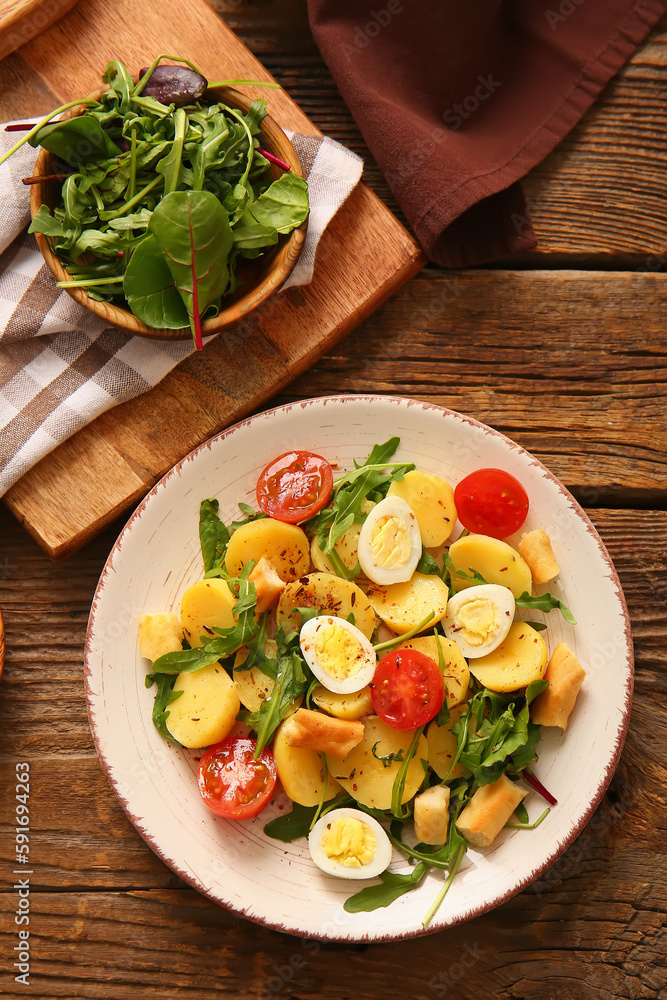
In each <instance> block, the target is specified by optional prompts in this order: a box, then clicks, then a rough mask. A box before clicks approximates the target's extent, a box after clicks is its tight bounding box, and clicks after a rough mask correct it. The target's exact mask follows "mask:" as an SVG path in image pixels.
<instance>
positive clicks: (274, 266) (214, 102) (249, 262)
mask: <svg viewBox="0 0 667 1000" xmlns="http://www.w3.org/2000/svg"><path fill="white" fill-rule="evenodd" d="M164 58H165V57H164V56H159V57H158V58H157V59H155V60H154V62H153V63H152V64H151V66H149V67H147V68H146V69H144V70H142V71H141V73H140V74H139V76H138V78H136V79H135V78H134V77H132V76H131V74H130V73H129V71H128V70H127V68H126V67H125V66H124V65H123V64H122V63H121V62H119V61H113V62H110V63H109V64H108V66H107V67H106V71H105V73H104V77H103V79H104V83H105V84H106V86H105V88H104V89H103V90H99V91H97V92H96V93H94V94H92V95H90V96H89V97H87V98H84V99H82V100H80V101H76V102H71V103H70V104H66V105H64V106H63V107H62V108H59V109H57V110H56V111H54V112H52V113H51V114H50V115H47V116H46V118H44V119H42V120H41V121H40V122H38V123H37V125H35V126H34V128H32V129H31V130H30V131H29V132H28V133H27V135H25V136H24V137H23V139H22V142H24V141H28V142H30V143H31V144H32V145H34V146H41V151H40V153H39V156H38V158H37V162H36V165H35V173H34V175H33V177H32V178H31V182H32V187H31V212H32V217H33V218H32V224H31V226H30V232H33V233H35V234H36V235H37V240H38V242H39V245H40V249H41V250H42V253H43V254H44V258H45V260H46V263H47V264H48V266H49V268H50V269H51V271H52V272H53V273H54V275H55V276H56V278H57V279H58V282H59V286H60V287H62V288H65V289H67V291H68V292H69V293H70V294H71V295H72V296H73V297H74V298H75V299H76V300H77V301H78V302H80V303H81V304H82V305H84V306H86V307H87V308H88V309H91V310H92V311H93V312H94V313H96V314H97V315H98V316H100V317H101V318H103V319H104V320H105V321H107V322H110V323H113V324H114V325H116V326H119V327H122V328H124V329H126V330H129V331H131V332H133V333H137V334H142V335H146V336H159V337H170V338H171V337H176V338H183V337H187V336H189V335H190V334H192V336H193V337H194V341H195V346H196V347H197V348H201V346H202V336H205V335H207V334H210V333H215V332H217V331H218V330H220V329H222V328H223V327H224V326H227V325H228V324H229V323H231V322H234V321H235V320H237V319H239V318H240V317H241V316H242V315H244V314H246V313H247V312H249V311H250V310H251V309H253V308H255V307H256V306H258V305H259V304H260V303H261V302H263V301H264V300H265V299H266V298H267V297H268V296H269V295H270V294H271V293H272V292H273V291H275V290H277V289H278V288H279V287H280V286H281V285H282V283H283V282H284V281H285V279H286V277H287V276H288V274H289V272H290V271H291V269H292V267H293V266H294V264H295V263H296V260H297V258H298V255H299V252H300V249H301V245H302V243H303V239H304V238H305V221H306V218H307V216H308V209H309V205H308V187H307V184H306V181H305V180H304V178H303V176H302V171H301V166H300V163H299V159H298V156H297V154H296V152H295V151H294V149H293V147H292V145H291V143H290V142H289V140H288V139H287V137H286V136H285V134H284V133H283V132H282V131H281V129H280V128H279V127H278V126H277V125H276V123H275V122H274V121H273V120H272V119H271V118H270V117H269V116H268V114H267V109H266V102H265V101H264V100H254V101H251V100H250V99H248V98H246V97H244V96H243V95H242V94H240V93H238V92H237V91H236V90H234V89H231V87H230V84H239V85H242V84H255V85H256V84H257V83H258V81H250V80H232V81H223V82H222V83H209V81H208V80H206V78H205V77H203V76H202V75H201V74H200V73H199V72H198V71H197V69H196V68H195V67H194V66H193V65H192V64H191V63H189V62H188V61H187V60H180V61H181V62H184V63H187V66H174V65H166V64H163V63H162V60H163V59H164ZM166 58H170V59H171V58H175V57H166ZM266 86H269V87H270V86H275V85H273V84H266ZM63 113H64V114H63ZM61 114H63V117H60V118H59V120H54V119H56V118H57V117H58V116H60V115H61ZM14 148H18V144H17V147H14ZM10 153H11V151H10ZM8 155H10V154H8Z"/></svg>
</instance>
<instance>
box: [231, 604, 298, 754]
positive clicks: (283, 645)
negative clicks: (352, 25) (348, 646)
mask: <svg viewBox="0 0 667 1000" xmlns="http://www.w3.org/2000/svg"><path fill="white" fill-rule="evenodd" d="M307 610H308V611H309V612H310V611H312V610H314V609H312V608H308V609H307ZM298 636H299V633H298V632H297V631H296V630H294V631H293V632H290V633H289V634H288V635H285V633H284V628H283V625H282V624H281V626H280V627H279V629H278V631H277V632H276V642H277V645H278V656H277V658H276V677H275V684H274V685H273V689H272V691H271V693H270V694H269V696H268V698H266V699H265V700H264V701H263V702H262V704H261V705H260V708H259V711H258V712H249V711H241V712H239V714H238V716H237V718H238V719H240V720H241V721H242V722H245V723H246V724H247V725H249V726H250V727H251V728H252V729H254V730H255V732H256V733H257V746H256V748H255V754H254V756H255V759H257V758H258V757H259V755H260V754H261V752H262V750H263V748H264V747H265V746H266V745H267V743H268V742H269V740H270V739H271V737H272V736H273V734H274V732H275V731H276V729H277V727H278V726H279V725H280V723H281V722H282V720H283V719H284V718H285V716H286V714H287V712H288V711H289V710H290V708H291V707H292V706H293V704H294V702H295V701H296V700H297V698H299V697H300V696H301V695H302V694H304V692H305V691H306V689H307V688H308V685H309V684H310V682H311V680H312V674H311V672H310V670H309V669H308V667H307V666H306V663H305V661H304V660H303V659H302V658H301V657H300V656H299V655H298V653H296V652H295V651H294V649H293V644H294V642H295V641H298Z"/></svg>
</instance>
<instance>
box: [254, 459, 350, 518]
mask: <svg viewBox="0 0 667 1000" xmlns="http://www.w3.org/2000/svg"><path fill="white" fill-rule="evenodd" d="M332 489H333V472H332V471H331V466H330V465H329V463H328V462H327V460H326V458H322V456H321V455H314V454H313V452H311V451H288V452H286V453H285V454H284V455H279V456H278V458H274V460H273V461H272V462H270V463H269V464H268V465H267V467H266V468H265V469H264V471H263V472H262V474H261V475H260V477H259V479H258V480H257V504H258V506H259V509H260V510H261V511H263V512H264V514H268V515H269V517H275V519H276V520H277V521H287V522H288V523H289V524H296V523H297V522H298V521H305V519H306V518H307V517H312V515H313V514H316V513H317V511H318V510H321V509H322V507H326V505H327V504H328V502H329V498H330V496H331V491H332Z"/></svg>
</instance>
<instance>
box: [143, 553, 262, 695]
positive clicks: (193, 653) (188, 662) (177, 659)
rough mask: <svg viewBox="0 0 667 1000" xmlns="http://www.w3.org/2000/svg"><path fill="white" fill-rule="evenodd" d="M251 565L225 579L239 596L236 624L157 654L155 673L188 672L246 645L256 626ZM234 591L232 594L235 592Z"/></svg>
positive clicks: (255, 630) (248, 564)
mask: <svg viewBox="0 0 667 1000" xmlns="http://www.w3.org/2000/svg"><path fill="white" fill-rule="evenodd" d="M253 565H254V564H253V563H252V561H251V562H249V563H246V565H245V566H244V567H243V570H242V572H241V576H240V577H238V578H237V579H234V580H229V581H228V584H231V585H232V589H233V588H234V587H235V586H236V585H238V598H239V599H238V601H237V602H236V604H235V605H234V609H233V611H235V610H236V608H237V607H238V608H240V611H239V614H238V623H237V624H236V625H234V626H233V627H232V628H216V627H215V626H213V632H214V633H215V638H213V639H209V640H208V642H206V643H205V644H204V645H203V646H202V647H200V648H197V647H195V648H193V649H182V650H178V651H176V652H173V653H165V654H164V656H160V657H159V659H157V660H156V661H155V663H154V664H153V671H154V673H156V674H179V673H181V671H184V670H187V671H189V672H192V671H194V670H201V669H202V668H203V667H208V666H210V665H211V664H212V663H216V662H217V660H223V659H225V658H226V657H228V656H230V655H231V654H232V653H234V652H236V650H237V649H239V647H240V646H245V645H247V643H248V642H249V641H250V640H251V639H252V638H253V636H254V635H256V633H257V631H258V629H259V626H258V625H257V623H256V621H255V619H254V617H253V613H254V610H255V607H256V605H257V590H256V588H255V585H254V583H250V582H249V581H248V574H249V573H250V572H251V570H252V567H253ZM233 592H234V593H235V591H233ZM251 598H252V599H251ZM206 638H208V637H206ZM262 707H263V706H262Z"/></svg>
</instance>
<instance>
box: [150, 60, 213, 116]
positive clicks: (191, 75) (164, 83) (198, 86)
mask: <svg viewBox="0 0 667 1000" xmlns="http://www.w3.org/2000/svg"><path fill="white" fill-rule="evenodd" d="M147 71H148V67H147V66H146V67H145V68H144V69H142V70H141V73H140V78H141V77H142V76H143V75H144V73H146V72H147ZM207 87H208V80H207V79H206V77H204V76H202V75H201V73H195V71H194V70H193V69H187V68H186V67H185V66H157V67H156V68H155V69H154V70H153V72H152V73H151V75H150V76H149V78H148V82H147V83H146V86H145V87H144V89H143V90H142V92H141V96H142V97H154V98H155V100H156V101H159V102H160V104H175V105H176V107H177V108H183V107H185V105H186V104H194V102H195V101H198V100H199V98H200V97H203V95H204V92H205V90H206V88H207Z"/></svg>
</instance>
